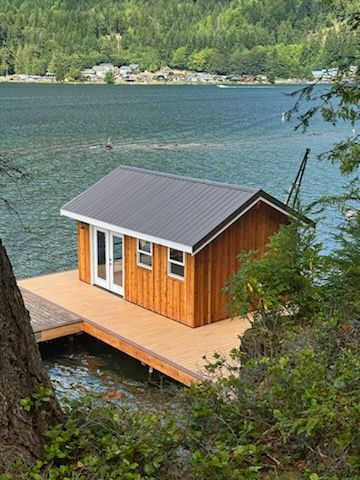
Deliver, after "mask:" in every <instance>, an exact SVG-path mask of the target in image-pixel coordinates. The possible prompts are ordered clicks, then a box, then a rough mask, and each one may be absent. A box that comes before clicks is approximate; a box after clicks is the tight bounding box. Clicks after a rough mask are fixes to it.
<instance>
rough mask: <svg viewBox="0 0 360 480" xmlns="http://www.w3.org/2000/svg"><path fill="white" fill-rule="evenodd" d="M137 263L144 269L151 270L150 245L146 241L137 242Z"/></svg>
mask: <svg viewBox="0 0 360 480" xmlns="http://www.w3.org/2000/svg"><path fill="white" fill-rule="evenodd" d="M137 263H138V265H140V266H143V267H146V268H152V243H151V242H147V241H146V240H140V239H139V240H138V242H137Z"/></svg>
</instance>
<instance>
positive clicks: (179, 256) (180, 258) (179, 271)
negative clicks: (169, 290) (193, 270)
mask: <svg viewBox="0 0 360 480" xmlns="http://www.w3.org/2000/svg"><path fill="white" fill-rule="evenodd" d="M168 273H169V275H171V276H174V277H178V278H184V276H185V254H184V252H182V251H181V250H175V249H174V248H169V267H168Z"/></svg>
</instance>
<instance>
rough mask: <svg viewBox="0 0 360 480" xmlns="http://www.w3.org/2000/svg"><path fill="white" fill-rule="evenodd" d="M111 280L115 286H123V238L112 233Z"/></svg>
mask: <svg viewBox="0 0 360 480" xmlns="http://www.w3.org/2000/svg"><path fill="white" fill-rule="evenodd" d="M111 268H112V281H113V284H114V285H115V286H118V287H122V286H123V239H122V237H118V236H117V235H112V266H111Z"/></svg>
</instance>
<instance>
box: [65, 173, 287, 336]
mask: <svg viewBox="0 0 360 480" xmlns="http://www.w3.org/2000/svg"><path fill="white" fill-rule="evenodd" d="M61 214H62V215H65V216H67V217H70V218H72V219H74V220H76V221H77V233H78V268H79V277H80V280H82V281H84V282H87V283H89V284H92V285H97V286H98V287H101V288H104V289H106V290H109V291H110V292H113V293H114V294H117V295H120V296H122V297H123V298H124V299H125V300H127V301H128V302H132V303H135V304H136V305H140V306H142V307H144V308H146V309H148V310H151V311H154V312H156V313H159V314H161V315H164V316H166V317H168V318H171V319H173V320H176V321H178V322H181V323H183V324H185V325H188V326H189V327H200V326H202V325H206V324H209V323H212V322H217V321H219V320H223V319H225V318H227V317H228V316H229V313H228V309H227V303H228V299H227V297H226V294H225V293H224V290H223V289H224V287H225V286H226V284H227V283H228V281H229V279H230V277H231V276H232V275H233V274H234V273H235V272H236V271H237V270H238V268H239V261H238V256H239V254H240V253H241V252H242V251H246V250H257V251H259V252H260V253H261V252H264V250H265V248H266V245H267V244H268V241H269V237H270V236H271V235H272V234H273V233H275V232H276V231H277V230H278V229H279V227H280V225H281V224H284V223H287V222H288V220H289V216H290V215H292V211H291V210H289V209H288V208H287V207H286V205H285V204H283V203H282V202H280V201H278V200H276V199H275V198H274V197H272V196H271V195H269V194H267V193H265V192H264V191H263V190H260V189H258V188H250V187H241V186H238V185H230V184H224V183H217V182H212V181H207V180H200V179H193V178H188V177H183V176H177V175H170V174H168V173H160V172H155V171H150V170H144V169H139V168H134V167H125V166H121V167H119V168H117V169H116V170H114V171H113V172H111V173H110V174H109V175H107V176H106V177H104V178H103V179H101V180H100V181H99V182H97V183H96V184H95V185H93V186H91V187H90V188H88V189H87V190H85V191H84V192H83V193H81V194H80V195H78V196H77V197H76V198H74V199H73V200H71V201H70V202H68V203H67V204H66V205H64V207H63V208H62V209H61Z"/></svg>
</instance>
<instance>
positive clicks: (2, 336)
mask: <svg viewBox="0 0 360 480" xmlns="http://www.w3.org/2000/svg"><path fill="white" fill-rule="evenodd" d="M40 385H43V386H44V387H45V388H48V389H51V384H50V380H49V377H48V375H47V373H46V371H45V369H44V367H43V365H42V361H41V357H40V353H39V349H38V346H37V344H36V341H35V337H34V334H33V331H32V328H31V325H30V317H29V312H28V311H27V310H26V308H25V306H24V302H23V299H22V296H21V292H20V290H19V288H18V286H17V284H16V280H15V276H14V273H13V270H12V267H11V263H10V260H9V258H8V256H7V254H6V251H5V248H4V246H3V244H2V242H1V240H0V473H2V472H4V471H6V470H7V469H8V468H10V466H11V464H12V463H13V462H14V460H15V459H22V460H23V461H24V462H26V463H31V462H32V461H33V460H34V459H36V458H38V457H39V456H40V455H41V453H42V448H43V444H44V433H45V432H46V430H47V429H48V428H49V427H50V426H52V425H54V424H57V423H59V421H61V419H62V412H61V409H60V407H59V404H58V402H57V400H56V398H55V397H54V396H53V395H52V396H51V397H50V401H47V402H40V405H39V406H37V407H35V406H33V407H32V408H31V409H30V411H25V409H24V408H23V406H22V405H21V404H20V400H21V399H24V398H27V397H30V398H31V397H32V395H33V394H34V393H36V392H37V391H38V389H39V386H40Z"/></svg>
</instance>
